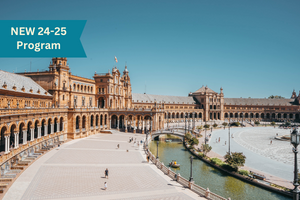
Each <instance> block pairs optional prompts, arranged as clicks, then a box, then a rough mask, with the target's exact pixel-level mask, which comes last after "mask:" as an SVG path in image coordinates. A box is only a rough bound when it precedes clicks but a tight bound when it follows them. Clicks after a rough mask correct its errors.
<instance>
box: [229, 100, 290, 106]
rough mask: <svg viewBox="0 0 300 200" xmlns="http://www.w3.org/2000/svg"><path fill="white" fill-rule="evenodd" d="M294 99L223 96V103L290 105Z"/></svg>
mask: <svg viewBox="0 0 300 200" xmlns="http://www.w3.org/2000/svg"><path fill="white" fill-rule="evenodd" d="M293 102H294V99H253V98H224V103H225V105H263V106H267V105H269V106H275V105H278V106H279V105H281V106H291V105H292V104H293Z"/></svg>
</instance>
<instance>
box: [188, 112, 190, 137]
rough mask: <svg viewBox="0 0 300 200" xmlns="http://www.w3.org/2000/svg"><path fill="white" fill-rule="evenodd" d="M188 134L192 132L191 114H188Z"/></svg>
mask: <svg viewBox="0 0 300 200" xmlns="http://www.w3.org/2000/svg"><path fill="white" fill-rule="evenodd" d="M188 132H190V113H188Z"/></svg>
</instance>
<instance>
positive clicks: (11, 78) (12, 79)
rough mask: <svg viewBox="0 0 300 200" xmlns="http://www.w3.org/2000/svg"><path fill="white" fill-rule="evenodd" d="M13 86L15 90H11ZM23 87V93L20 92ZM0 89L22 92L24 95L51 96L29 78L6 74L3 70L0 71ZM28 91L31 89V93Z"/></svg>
mask: <svg viewBox="0 0 300 200" xmlns="http://www.w3.org/2000/svg"><path fill="white" fill-rule="evenodd" d="M4 84H6V85H7V87H6V89H5V88H4V87H3V85H4ZM14 86H15V87H16V89H15V90H14V89H13V87H14ZM23 87H24V88H25V90H24V92H23V91H22V88H23ZM0 89H2V90H7V91H16V92H22V93H26V94H34V95H41V96H51V95H50V94H49V93H48V92H47V91H46V90H44V88H42V87H41V86H40V85H39V84H37V83H36V82H35V81H34V80H32V79H31V78H29V77H26V76H22V75H18V74H14V73H10V72H6V71H3V70H0ZM30 89H32V92H30ZM38 90H39V91H40V93H38ZM45 93H46V94H45Z"/></svg>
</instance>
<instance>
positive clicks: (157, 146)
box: [156, 141, 159, 159]
mask: <svg viewBox="0 0 300 200" xmlns="http://www.w3.org/2000/svg"><path fill="white" fill-rule="evenodd" d="M158 144H159V142H158V141H157V142H156V145H157V150H156V159H158Z"/></svg>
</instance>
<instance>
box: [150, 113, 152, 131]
mask: <svg viewBox="0 0 300 200" xmlns="http://www.w3.org/2000/svg"><path fill="white" fill-rule="evenodd" d="M151 131H152V112H151V113H150V133H151Z"/></svg>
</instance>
